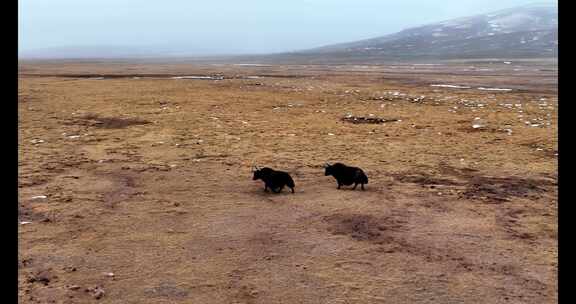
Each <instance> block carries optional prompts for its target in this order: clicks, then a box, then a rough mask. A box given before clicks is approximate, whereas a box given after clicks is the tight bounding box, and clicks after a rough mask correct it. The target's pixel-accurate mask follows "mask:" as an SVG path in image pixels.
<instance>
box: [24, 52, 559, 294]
mask: <svg viewBox="0 0 576 304" xmlns="http://www.w3.org/2000/svg"><path fill="white" fill-rule="evenodd" d="M190 75H196V76H207V75H221V76H223V78H224V79H221V80H210V79H208V80H207V79H171V78H170V77H174V76H190ZM246 76H260V77H259V78H256V77H246ZM100 77H103V78H100ZM556 77H557V72H556V67H555V66H541V65H537V64H535V63H524V64H521V63H512V64H502V63H501V64H488V63H482V64H473V63H466V64H464V63H452V64H443V65H409V64H404V65H401V64H398V65H388V66H257V65H226V64H218V65H208V64H205V65H191V64H180V65H176V64H172V65H170V64H164V65H162V64H130V63H117V64H111V63H99V64H98V63H33V64H32V63H28V64H27V63H22V64H21V66H20V76H19V100H18V106H19V118H18V119H19V142H20V144H19V202H18V205H19V219H18V220H19V253H18V254H19V299H20V302H21V303H95V302H99V303H262V304H268V303H330V304H332V303H342V304H343V303H555V302H556V301H557V283H556V280H557V264H556V260H557V235H558V233H557V198H556V196H557V177H556V172H557V114H558V112H557V109H558V108H557V92H556ZM433 84H444V85H446V84H448V85H459V86H468V87H470V88H450V87H433V86H431V85H433ZM478 87H484V88H510V89H512V90H511V91H490V90H480V89H478ZM346 116H357V117H368V118H383V119H387V120H397V121H391V122H385V123H382V124H365V123H358V124H355V123H351V121H350V120H348V121H343V120H342V118H344V117H346ZM476 117H479V118H481V119H480V120H476V121H484V124H485V125H484V127H480V128H473V127H472V124H473V122H474V121H475V118H476ZM326 161H331V162H336V161H340V162H344V163H346V164H350V165H355V166H359V167H362V168H363V169H364V170H365V172H366V173H367V174H368V176H369V178H370V183H369V184H368V185H367V188H366V191H360V190H356V191H352V190H350V189H343V190H336V182H335V181H334V179H333V178H331V177H325V176H324V174H323V169H322V164H323V163H324V162H326ZM254 163H255V164H258V165H261V166H270V167H273V168H276V169H280V170H285V171H288V172H290V173H291V174H292V176H293V177H294V179H295V181H296V193H295V194H291V193H289V192H287V191H284V192H283V193H281V194H272V193H265V192H264V191H263V185H262V182H260V181H258V182H254V181H252V180H251V172H250V166H251V165H252V164H254ZM44 196H45V197H44ZM109 273H113V275H111V274H109ZM97 287H98V288H97ZM101 290H103V291H104V293H103V294H100V296H101V297H100V298H99V299H96V297H97V295H98V293H99V292H100V291H101Z"/></svg>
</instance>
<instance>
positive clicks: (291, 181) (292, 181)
mask: <svg viewBox="0 0 576 304" xmlns="http://www.w3.org/2000/svg"><path fill="white" fill-rule="evenodd" d="M287 177H288V180H287V181H286V186H288V187H290V188H294V187H296V185H295V184H294V180H293V179H292V177H291V176H290V175H288V176H287Z"/></svg>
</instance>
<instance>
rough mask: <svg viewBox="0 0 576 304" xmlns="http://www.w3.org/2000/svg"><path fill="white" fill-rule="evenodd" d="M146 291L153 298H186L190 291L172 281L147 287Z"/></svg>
mask: <svg viewBox="0 0 576 304" xmlns="http://www.w3.org/2000/svg"><path fill="white" fill-rule="evenodd" d="M144 293H145V294H146V295H147V296H149V297H152V298H167V299H171V300H178V299H185V298H186V297H187V296H188V294H189V291H188V290H186V289H184V288H181V287H178V286H177V285H176V284H174V283H171V282H164V283H161V284H160V285H158V286H156V287H153V288H149V289H146V290H145V291H144Z"/></svg>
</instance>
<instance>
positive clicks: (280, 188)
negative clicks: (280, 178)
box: [273, 186, 284, 193]
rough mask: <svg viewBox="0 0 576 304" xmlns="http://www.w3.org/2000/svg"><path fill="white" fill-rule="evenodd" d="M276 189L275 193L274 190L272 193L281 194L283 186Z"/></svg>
mask: <svg viewBox="0 0 576 304" xmlns="http://www.w3.org/2000/svg"><path fill="white" fill-rule="evenodd" d="M277 189H278V190H277V191H274V190H273V191H274V193H280V192H282V189H284V186H282V187H278V188H277Z"/></svg>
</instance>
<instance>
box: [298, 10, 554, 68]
mask: <svg viewBox="0 0 576 304" xmlns="http://www.w3.org/2000/svg"><path fill="white" fill-rule="evenodd" d="M557 52H558V13H557V6H556V5H527V6H522V7H517V8H512V9H506V10H501V11H496V12H493V13H488V14H483V15H477V16H471V17H465V18H458V19H453V20H448V21H444V22H439V23H434V24H429V25H424V26H419V27H414V28H409V29H406V30H403V31H400V32H398V33H395V34H392V35H387V36H382V37H377V38H373V39H368V40H361V41H356V42H351V43H343V44H336V45H329V46H324V47H320V48H315V49H310V50H305V51H302V52H295V53H294V55H301V56H306V57H308V56H310V55H313V54H317V55H322V56H323V57H326V56H335V57H345V58H351V59H353V58H356V57H362V58H374V59H377V58H390V59H399V58H437V59H444V58H486V57H492V58H494V57H508V58H514V57H556V56H557Z"/></svg>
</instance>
